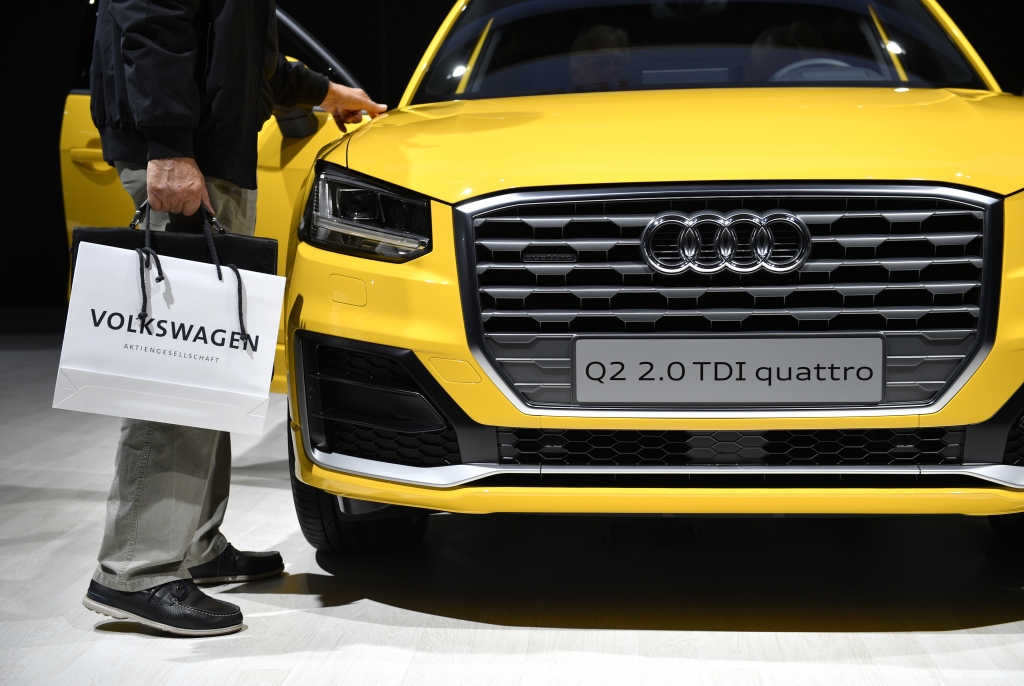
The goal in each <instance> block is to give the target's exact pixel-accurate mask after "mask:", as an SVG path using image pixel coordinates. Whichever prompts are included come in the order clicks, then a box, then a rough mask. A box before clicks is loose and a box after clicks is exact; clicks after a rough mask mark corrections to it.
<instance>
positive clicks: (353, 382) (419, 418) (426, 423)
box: [302, 340, 461, 467]
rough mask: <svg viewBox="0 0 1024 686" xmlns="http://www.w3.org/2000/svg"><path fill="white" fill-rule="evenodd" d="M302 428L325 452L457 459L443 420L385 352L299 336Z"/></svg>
mask: <svg viewBox="0 0 1024 686" xmlns="http://www.w3.org/2000/svg"><path fill="white" fill-rule="evenodd" d="M302 345H303V376H304V381H305V388H304V391H305V407H306V421H305V426H306V427H307V430H308V431H309V434H310V440H311V442H312V443H313V445H314V447H316V448H317V449H319V450H321V451H322V452H326V453H336V454H341V455H351V456H354V457H361V458H364V459H367V460H376V461H378V462H390V463H394V464H404V465H410V466H416V467H437V466H442V465H450V464H459V463H460V462H461V458H460V455H459V442H458V438H457V436H456V433H455V429H454V427H453V426H452V424H451V422H450V421H449V420H448V419H447V418H446V417H445V415H444V414H443V413H442V412H440V411H439V410H438V409H437V408H436V407H433V405H432V404H431V403H430V402H429V401H428V400H427V399H426V398H425V397H424V396H423V395H422V393H421V389H420V387H419V386H418V385H417V384H416V382H415V380H414V379H413V378H412V376H410V374H409V372H408V371H407V370H406V369H405V367H403V366H402V364H401V362H399V361H398V360H397V359H395V358H393V357H389V356H387V355H379V354H376V353H371V352H365V351H362V350H355V349H349V348H343V347H338V346H334V345H327V344H324V343H317V342H315V341H312V340H306V341H303V343H302Z"/></svg>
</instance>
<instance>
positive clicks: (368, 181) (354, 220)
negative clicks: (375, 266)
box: [300, 162, 431, 262]
mask: <svg viewBox="0 0 1024 686" xmlns="http://www.w3.org/2000/svg"><path fill="white" fill-rule="evenodd" d="M303 225H304V226H303V227H301V231H300V233H301V235H302V237H303V239H304V240H306V241H308V242H309V243H312V244H313V245H316V246H318V247H321V248H325V249H327V250H334V251H336V252H342V253H348V254H349V255H356V256H358V257H368V258H370V259H375V260H386V261H388V262H408V261H409V260H412V259H415V258H417V257H419V256H420V255H425V254H427V253H428V252H430V238H431V232H430V201H429V199H428V198H426V197H425V196H422V195H418V194H416V193H412V192H410V191H407V190H405V189H402V188H398V187H396V186H392V185H390V184H386V183H384V182H382V181H377V180H376V179H372V178H369V177H366V176H363V175H361V174H357V173H355V172H352V171H349V170H347V169H344V168H342V167H337V166H335V165H331V164H327V163H325V162H321V163H319V164H318V165H317V183H316V189H315V190H314V191H313V194H312V196H311V197H310V206H309V208H308V209H307V212H306V214H305V217H304V220H303Z"/></svg>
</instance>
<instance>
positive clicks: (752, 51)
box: [285, 0, 1024, 550]
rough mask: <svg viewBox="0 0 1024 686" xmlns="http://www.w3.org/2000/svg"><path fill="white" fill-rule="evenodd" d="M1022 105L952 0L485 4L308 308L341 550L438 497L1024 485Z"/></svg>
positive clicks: (1009, 518) (311, 380)
mask: <svg viewBox="0 0 1024 686" xmlns="http://www.w3.org/2000/svg"><path fill="white" fill-rule="evenodd" d="M1022 131H1024V99H1021V98H1020V97H1017V96H1015V95H1009V94H1004V93H1002V92H1001V91H1000V89H999V87H998V85H997V84H996V82H995V81H994V79H993V78H992V75H991V74H990V73H989V71H988V70H987V69H986V68H985V66H984V64H982V62H981V61H980V59H979V58H978V56H977V54H976V53H975V51H974V50H973V49H972V48H971V46H970V45H969V44H968V43H967V41H966V40H965V39H964V37H963V35H962V34H961V33H960V32H959V30H958V29H957V28H956V27H955V26H954V25H953V23H952V22H951V21H950V19H949V17H948V16H947V15H946V14H945V12H944V11H943V10H942V9H941V7H940V6H939V4H937V3H936V2H934V1H933V0H679V1H676V0H665V1H661V0H600V1H599V0H543V1H539V0H470V1H469V2H459V3H458V4H457V5H456V6H455V7H454V8H453V9H452V11H451V13H450V14H449V15H448V18H447V19H446V21H445V22H444V24H443V25H442V26H441V28H440V30H439V31H438V33H437V36H436V38H435V39H434V41H433V43H432V44H431V46H430V47H429V49H428V50H427V54H426V55H425V56H424V58H423V60H422V62H421V63H420V65H419V67H418V69H417V71H416V72H415V75H414V77H413V79H412V81H411V82H410V84H409V87H408V89H407V90H406V93H405V96H404V97H403V100H402V102H401V104H400V106H399V107H398V108H397V109H396V110H395V111H392V112H389V113H388V114H386V115H385V116H382V117H380V118H378V119H377V120H375V121H374V122H373V123H371V124H369V125H366V126H364V127H363V128H361V129H360V130H359V131H357V132H355V133H353V134H350V135H349V136H347V137H345V138H342V139H341V140H340V141H338V142H337V143H335V144H333V145H332V146H328V147H327V148H325V149H324V150H322V151H321V153H320V154H319V156H318V160H317V162H316V166H315V168H314V169H313V170H311V171H310V175H309V177H308V180H307V185H306V191H305V192H306V198H305V200H304V202H303V204H302V205H301V206H300V207H297V208H296V210H295V216H294V226H295V230H296V231H297V236H298V241H297V243H296V246H297V247H296V249H295V251H294V255H293V258H292V263H291V266H290V277H291V281H290V286H289V290H288V296H287V300H286V304H285V317H286V323H285V325H286V340H287V345H288V346H289V348H288V357H289V364H290V368H289V369H290V375H289V385H290V393H291V403H290V411H291V419H292V421H291V424H290V437H291V448H292V450H293V454H294V461H293V468H294V469H293V471H294V482H293V485H294V488H295V492H296V503H297V507H298V510H299V515H300V520H301V522H302V524H303V528H304V531H305V533H306V536H307V538H308V539H309V540H310V541H311V542H312V543H313V544H314V545H316V546H318V547H320V548H323V549H335V550H340V549H352V548H358V547H361V546H373V545H385V544H393V543H398V542H401V541H403V540H411V539H413V538H415V537H417V536H418V535H419V534H420V533H422V530H423V526H424V525H425V521H426V517H425V513H426V512H429V511H448V512H475V513H483V512H562V513H738V514H765V513H803V514H814V513H821V514H828V513H833V514H835V513H838V514H844V513H845V514H870V513H879V514H941V513H960V514H973V515H998V516H993V517H992V519H993V522H994V525H995V527H996V528H997V530H999V531H1001V532H1003V533H1005V534H1006V535H1008V536H1013V535H1015V534H1014V533H1013V532H1014V531H1015V527H1019V526H1021V524H1020V516H1019V515H1016V516H1015V515H1014V514H1013V513H1020V512H1024V429H1022V418H1024V386H1022V384H1024V310H1022V309H1021V307H1020V303H1021V302H1022V301H1024V193H1022V192H1021V191H1022V189H1024V136H1022V135H1021V132H1022Z"/></svg>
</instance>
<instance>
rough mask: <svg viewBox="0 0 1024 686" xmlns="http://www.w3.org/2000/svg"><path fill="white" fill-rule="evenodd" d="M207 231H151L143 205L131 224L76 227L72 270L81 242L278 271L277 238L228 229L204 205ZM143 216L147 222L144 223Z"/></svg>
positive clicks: (218, 264)
mask: <svg viewBox="0 0 1024 686" xmlns="http://www.w3.org/2000/svg"><path fill="white" fill-rule="evenodd" d="M200 212H201V213H202V215H203V233H169V232H166V231H150V230H149V228H148V224H149V221H148V220H149V208H148V207H147V206H146V205H143V206H142V208H141V209H139V211H138V212H136V213H135V218H134V219H132V222H131V224H130V225H129V226H128V228H116V229H103V228H100V229H97V228H81V227H80V228H76V229H74V230H73V231H72V233H71V274H72V277H73V276H74V273H75V272H74V270H75V262H76V261H77V259H78V246H79V245H80V244H82V243H98V244H99V245H106V246H108V247H111V248H123V249H125V250H142V251H144V252H146V253H149V252H150V251H152V252H154V253H156V254H157V255H159V256H160V257H177V258H178V259H182V260H192V261H193V262H206V263H207V264H213V265H216V266H217V268H218V272H219V271H220V265H224V266H227V265H233V266H234V267H236V268H238V269H245V270H248V271H251V272H260V273H262V274H277V240H276V239H273V238H256V237H255V236H240V235H238V234H232V233H225V232H224V228H223V227H222V226H221V225H220V223H219V222H218V221H217V219H216V218H215V217H213V216H211V215H209V213H208V212H207V211H206V208H202V207H201V208H200ZM143 220H145V224H144V225H143Z"/></svg>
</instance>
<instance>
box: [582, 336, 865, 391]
mask: <svg viewBox="0 0 1024 686" xmlns="http://www.w3.org/2000/svg"><path fill="white" fill-rule="evenodd" d="M884 376H885V343H884V342H883V340H882V339H881V338H880V337H865V338H826V337H822V338H807V337H805V338H646V339H645V338H580V339H577V340H576V345H575V349H574V351H573V380H574V387H573V388H574V392H575V395H576V401H577V402H579V403H599V404H602V405H665V404H669V405H691V404H710V403H714V404H730V405H751V404H771V405H775V404H779V405H794V404H798V405H800V404H835V403H843V404H847V403H877V402H880V401H881V400H882V388H883V384H884V382H885V379H884Z"/></svg>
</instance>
